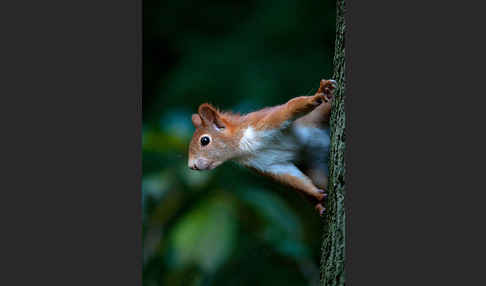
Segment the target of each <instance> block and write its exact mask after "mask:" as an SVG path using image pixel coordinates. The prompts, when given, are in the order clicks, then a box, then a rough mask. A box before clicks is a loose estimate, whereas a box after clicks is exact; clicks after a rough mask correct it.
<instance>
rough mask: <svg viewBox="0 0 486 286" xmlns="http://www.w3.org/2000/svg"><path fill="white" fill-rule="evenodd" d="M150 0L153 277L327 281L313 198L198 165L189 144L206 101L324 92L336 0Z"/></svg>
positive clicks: (147, 128)
mask: <svg viewBox="0 0 486 286" xmlns="http://www.w3.org/2000/svg"><path fill="white" fill-rule="evenodd" d="M143 3H144V12H143V15H144V19H143V24H144V27H143V30H144V35H143V37H144V38H143V64H144V67H143V84H144V86H143V119H144V122H143V182H142V190H143V206H144V208H143V247H144V248H143V249H144V253H143V256H144V258H143V259H144V260H143V261H144V268H143V281H144V285H145V286H152V285H170V286H172V285H315V283H316V282H317V281H318V278H319V267H318V264H319V258H320V237H321V232H322V229H321V225H320V221H319V218H318V216H317V215H316V213H315V211H314V210H313V208H312V205H310V204H309V203H308V202H307V201H306V200H304V199H303V198H302V197H301V196H299V195H297V194H296V193H295V192H293V191H291V190H289V189H287V188H285V187H282V186H280V185H278V184H276V183H274V182H272V181H270V180H269V179H266V178H263V177H259V176H257V175H256V174H254V173H252V172H250V171H248V170H246V169H244V168H241V167H239V166H237V165H235V164H232V163H225V164H223V165H222V166H220V167H218V168H217V169H215V170H213V171H210V172H197V171H192V170H190V169H189V168H188V167H187V148H188V143H189V140H190V138H191V135H192V132H193V130H194V129H193V127H192V124H191V119H190V116H191V114H192V113H194V112H196V110H197V107H198V106H199V104H201V103H203V102H210V103H213V104H215V105H216V106H218V107H220V108H222V109H230V110H233V111H236V112H248V111H252V110H254V109H258V108H262V107H265V106H270V105H276V104H281V103H283V102H285V101H287V100H288V99H290V98H292V97H295V96H298V95H306V94H311V93H313V92H315V90H316V89H317V87H318V84H319V80H320V79H321V78H329V77H330V76H331V74H332V56H333V49H334V37H335V3H334V1H283V0H280V1H201V0H200V1H194V0H192V1H191V0H178V1H153V0H145V1H144V2H143Z"/></svg>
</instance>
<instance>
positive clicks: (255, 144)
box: [237, 125, 329, 171]
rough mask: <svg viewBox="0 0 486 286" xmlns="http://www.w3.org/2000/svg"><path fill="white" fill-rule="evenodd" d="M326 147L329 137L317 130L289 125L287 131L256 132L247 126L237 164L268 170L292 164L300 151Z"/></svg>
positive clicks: (324, 132) (321, 149) (285, 129)
mask: <svg viewBox="0 0 486 286" xmlns="http://www.w3.org/2000/svg"><path fill="white" fill-rule="evenodd" d="M328 146H329V136H328V135H327V133H326V131H325V130H322V129H318V128H313V127H305V126H299V125H292V126H291V127H290V128H284V129H274V130H265V131H256V130H254V129H253V128H252V127H248V128H247V129H245V130H244V131H243V136H242V137H241V139H240V142H239V148H240V150H241V152H242V154H243V156H241V157H240V158H238V159H237V161H238V162H240V163H241V164H243V165H246V166H251V167H254V168H256V169H260V170H263V171H268V170H271V169H275V168H277V169H278V168H281V167H282V166H287V165H288V164H290V163H292V162H294V161H295V160H296V159H297V154H298V153H299V150H301V149H302V148H309V149H311V151H312V150H315V149H317V150H315V151H317V152H321V151H326V150H327V148H328Z"/></svg>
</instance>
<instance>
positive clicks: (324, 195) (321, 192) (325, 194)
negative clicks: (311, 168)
mask: <svg viewBox="0 0 486 286" xmlns="http://www.w3.org/2000/svg"><path fill="white" fill-rule="evenodd" d="M318 192H319V194H321V195H322V199H320V200H319V201H322V200H323V199H324V198H327V193H326V191H325V190H319V191H318Z"/></svg>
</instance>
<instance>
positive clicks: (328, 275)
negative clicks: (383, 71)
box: [321, 0, 346, 286]
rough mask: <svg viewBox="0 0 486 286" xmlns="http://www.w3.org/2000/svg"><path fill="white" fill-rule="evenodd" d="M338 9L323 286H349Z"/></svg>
mask: <svg viewBox="0 0 486 286" xmlns="http://www.w3.org/2000/svg"><path fill="white" fill-rule="evenodd" d="M336 7H337V13H336V43H335V51H334V77H333V79H335V80H336V81H337V84H338V87H337V89H336V92H335V98H334V101H333V103H332V104H333V105H332V111H331V122H330V124H331V148H330V157H329V185H328V194H329V195H328V201H327V204H326V214H325V217H324V218H323V223H324V234H323V238H322V247H321V286H330V285H345V270H344V259H345V225H346V213H345V211H344V194H345V190H344V187H345V162H344V149H345V147H346V139H345V129H346V118H345V113H344V99H345V96H344V91H345V86H346V77H345V53H344V43H345V41H344V39H345V30H346V24H345V21H344V13H345V0H337V5H336Z"/></svg>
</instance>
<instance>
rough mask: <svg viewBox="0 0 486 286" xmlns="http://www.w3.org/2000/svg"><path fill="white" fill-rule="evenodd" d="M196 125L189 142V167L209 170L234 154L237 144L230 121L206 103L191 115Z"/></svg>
mask: <svg viewBox="0 0 486 286" xmlns="http://www.w3.org/2000/svg"><path fill="white" fill-rule="evenodd" d="M192 124H193V125H194V127H196V130H195V131H194V134H193V136H192V139H191V143H190V144H189V161H188V165H189V168H191V169H193V170H211V169H214V168H216V167H217V166H219V165H221V164H222V163H224V162H225V161H227V160H229V159H231V158H232V157H234V156H235V153H236V152H237V145H236V144H235V138H234V137H235V136H234V135H233V132H232V130H233V128H232V126H231V123H230V121H229V120H228V119H227V118H225V116H224V115H223V114H221V113H220V112H219V111H218V110H217V109H216V108H214V107H213V106H211V105H210V104H208V103H204V104H201V105H200V106H199V109H198V113H196V114H193V115H192Z"/></svg>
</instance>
